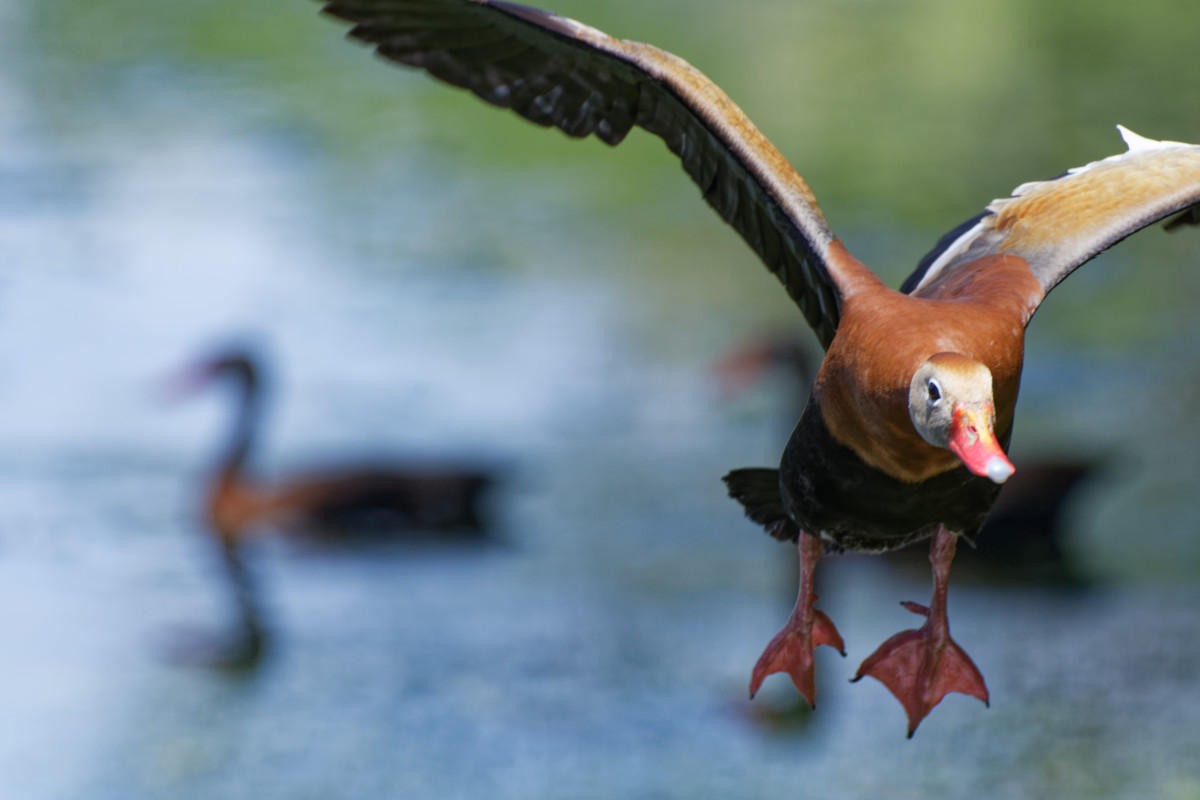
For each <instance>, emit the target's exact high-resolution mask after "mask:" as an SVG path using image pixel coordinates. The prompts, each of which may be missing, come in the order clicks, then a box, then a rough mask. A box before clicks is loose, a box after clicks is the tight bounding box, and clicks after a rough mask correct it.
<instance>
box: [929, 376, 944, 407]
mask: <svg viewBox="0 0 1200 800" xmlns="http://www.w3.org/2000/svg"><path fill="white" fill-rule="evenodd" d="M941 399H942V387H940V386H938V382H937V381H933V380H931V381H930V382H929V404H930V405H937V403H938V401H939V400H941Z"/></svg>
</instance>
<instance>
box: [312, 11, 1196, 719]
mask: <svg viewBox="0 0 1200 800" xmlns="http://www.w3.org/2000/svg"><path fill="white" fill-rule="evenodd" d="M324 10H325V11H326V12H327V13H329V14H331V15H333V16H335V17H339V18H342V19H344V20H348V21H350V22H351V23H353V24H354V27H353V28H352V29H351V31H350V33H351V35H353V36H354V37H357V38H358V39H360V40H363V41H365V42H368V43H370V44H373V45H375V46H376V49H377V51H378V52H379V54H380V55H382V56H384V57H385V58H387V59H390V60H392V61H395V62H397V63H401V64H406V65H409V66H414V67H419V68H421V69H424V70H425V71H427V72H429V73H430V74H432V75H433V76H435V77H437V78H440V79H442V80H444V81H447V82H449V83H451V84H454V85H456V86H460V87H465V88H467V89H470V90H471V91H472V92H474V93H475V94H476V95H478V96H479V97H481V98H483V99H484V100H486V101H488V102H489V103H492V104H494V105H497V106H501V107H504V108H510V109H512V110H514V111H516V112H517V113H519V114H521V115H522V116H524V117H526V118H527V119H529V120H531V121H533V122H536V123H538V124H539V125H545V126H554V127H557V128H559V129H561V130H562V131H564V132H566V133H567V134H569V135H571V136H580V137H582V136H588V135H592V134H594V135H596V136H597V137H599V138H600V139H601V140H603V141H604V142H607V143H608V144H617V143H618V142H620V141H621V140H622V139H623V138H624V137H625V135H626V134H627V133H628V132H629V131H630V129H631V128H633V127H634V126H640V127H642V128H645V129H646V130H648V131H650V132H651V133H653V134H654V135H656V136H658V137H660V138H662V139H663V141H664V142H665V143H666V145H667V147H668V149H670V150H671V152H673V153H675V154H676V155H677V156H679V158H680V160H681V161H682V163H683V168H684V170H685V171H686V172H687V174H688V175H689V176H691V178H692V179H693V180H694V181H695V182H696V183H697V184H698V185H699V186H700V189H701V191H702V193H703V195H704V198H705V200H706V201H707V202H708V203H709V204H710V205H711V206H712V207H713V208H714V209H715V210H716V211H717V213H718V214H720V216H721V217H722V218H723V219H724V220H725V221H726V222H728V223H729V224H730V225H732V226H733V227H734V228H735V229H736V230H737V232H738V233H739V234H740V235H741V236H742V238H743V239H744V240H745V241H746V243H747V244H748V245H750V247H751V248H752V249H753V250H754V251H755V252H756V253H757V254H758V255H759V256H760V257H761V258H762V260H763V262H764V263H765V264H766V266H767V268H768V269H770V270H771V271H772V272H773V273H774V274H775V275H776V276H777V277H778V278H779V280H780V281H781V282H782V283H783V285H784V287H785V288H786V289H787V291H788V293H789V294H790V295H791V296H792V298H793V299H794V300H795V301H796V303H797V304H798V305H799V306H800V309H801V311H802V312H803V313H804V316H805V318H806V319H807V321H808V323H809V324H810V325H811V326H812V328H813V330H814V331H815V333H816V335H817V339H818V340H819V341H820V342H821V344H822V346H824V347H825V348H826V353H825V359H824V361H823V363H822V365H821V368H820V371H819V372H818V374H817V380H816V384H815V386H814V388H813V391H812V395H811V398H810V400H809V403H808V406H807V407H806V409H805V411H804V413H803V415H802V416H801V418H800V421H799V423H798V424H797V426H796V429H795V431H794V433H793V434H792V437H791V440H790V441H789V442H788V445H787V448H786V449H785V451H784V454H783V459H782V463H781V465H780V467H779V469H750V470H745V469H743V470H735V471H733V472H731V473H730V474H728V475H727V476H726V478H725V480H726V483H727V484H728V487H729V490H730V493H731V494H732V495H733V496H734V497H735V498H737V499H738V500H739V501H740V502H742V504H743V505H744V506H745V508H746V511H747V513H748V514H749V516H750V517H751V518H752V519H754V520H755V521H756V522H759V523H761V524H762V525H764V526H765V527H766V528H767V530H768V531H769V532H770V533H771V534H772V535H773V536H775V537H776V538H779V539H783V540H793V541H796V542H798V551H799V554H800V575H801V579H800V591H799V595H798V598H797V602H796V607H795V610H794V611H793V613H792V616H791V618H790V619H789V620H788V622H787V624H786V625H785V626H784V628H783V630H781V631H780V632H779V634H778V635H777V636H776V637H775V638H774V639H773V640H772V641H771V643H770V644H769V645H768V646H767V649H766V651H765V652H764V653H763V655H762V657H761V658H760V659H759V662H758V664H757V665H756V666H755V668H754V671H753V675H752V677H751V685H750V689H751V694H752V695H753V693H754V692H755V691H756V690H757V689H758V687H759V685H760V684H761V682H762V681H763V679H764V678H765V677H766V676H767V675H769V674H771V673H773V672H781V671H782V672H787V673H788V674H790V675H791V677H792V680H793V682H794V683H795V684H796V687H797V688H798V689H799V690H800V692H801V693H802V694H804V695H805V697H806V698H807V699H808V700H809V701H810V702H811V700H812V699H813V668H812V651H813V648H814V647H816V646H818V645H822V644H828V645H832V646H834V647H835V648H837V649H839V650H841V649H843V648H842V638H841V636H840V635H839V634H838V631H837V629H836V628H835V627H834V625H833V623H832V622H831V621H830V620H829V618H828V617H827V616H826V615H825V614H824V613H822V612H821V611H818V610H817V609H816V607H815V601H816V597H815V594H814V592H813V591H812V580H813V571H814V569H815V568H816V564H817V561H818V559H819V558H820V557H821V555H822V554H823V553H824V552H825V550H826V548H827V547H831V548H834V549H843V548H848V549H854V550H865V551H884V550H891V549H894V548H898V547H902V546H904V545H907V544H911V543H914V542H917V541H920V540H923V539H927V538H930V537H932V539H933V543H932V547H931V550H930V562H931V564H932V567H933V579H934V589H933V599H932V602H931V603H930V605H929V606H928V607H926V606H921V605H917V604H916V603H906V604H905V605H906V607H907V608H908V609H910V610H911V611H913V612H914V613H916V614H918V615H919V616H921V617H923V618H924V620H925V621H924V624H922V625H921V627H920V628H918V629H915V630H909V631H905V632H903V633H900V634H898V635H896V636H894V637H892V638H891V639H889V640H888V641H887V642H885V643H884V644H883V645H882V646H881V647H880V648H879V649H878V650H876V651H875V653H874V654H873V655H871V656H870V657H869V658H867V659H866V661H864V662H863V664H862V666H861V667H860V668H859V670H858V674H857V676H856V677H862V676H864V675H871V676H873V677H875V678H878V679H879V680H880V681H882V682H883V683H884V685H886V686H887V688H888V689H889V690H891V692H892V693H893V694H894V695H895V696H896V697H897V699H899V700H900V702H901V704H902V705H903V706H904V708H905V710H906V712H907V715H908V722H909V734H910V735H911V734H912V732H913V731H914V730H915V729H916V727H917V725H918V723H920V721H921V720H922V719H923V718H924V717H925V715H926V714H928V712H929V710H930V709H932V708H933V707H934V706H935V705H936V704H937V703H938V702H940V701H941V699H942V698H943V697H944V696H945V695H946V694H947V693H949V692H955V691H957V692H963V693H966V694H969V695H972V696H974V697H977V698H979V699H980V700H982V701H984V702H987V700H988V691H987V687H986V686H985V684H984V680H983V676H982V675H981V674H980V672H979V670H978V669H977V668H976V667H975V665H974V663H972V661H971V659H970V658H969V657H968V656H967V654H966V653H965V652H964V651H963V650H962V649H961V648H960V647H959V646H958V645H957V644H956V643H955V642H954V640H953V639H951V637H950V626H949V622H948V621H947V613H946V592H947V585H948V581H949V577H950V565H951V563H952V561H953V559H954V552H955V547H956V545H957V541H958V537H959V536H960V535H970V534H972V533H974V532H975V531H977V530H978V529H979V526H980V525H981V524H982V523H983V521H984V519H985V517H986V516H987V513H988V509H989V508H991V506H992V503H993V502H995V499H996V495H997V493H998V492H999V490H1000V484H1002V483H1003V482H1004V481H1005V480H1006V479H1007V478H1008V477H1009V476H1010V475H1011V474H1012V473H1013V470H1014V467H1013V465H1012V464H1011V463H1010V462H1009V460H1008V458H1007V456H1006V455H1005V452H1004V446H1006V445H1007V443H1008V440H1009V436H1010V435H1011V433H1012V423H1013V411H1014V408H1015V406H1016V401H1017V389H1018V385H1019V382H1020V375H1021V365H1022V357H1023V343H1024V335H1025V326H1026V324H1027V323H1028V322H1029V320H1030V318H1031V317H1032V316H1033V313H1034V312H1035V311H1036V310H1037V308H1038V306H1039V305H1040V303H1041V302H1042V300H1043V299H1044V298H1045V296H1046V293H1047V292H1049V291H1050V290H1051V289H1052V288H1054V287H1055V286H1056V285H1058V283H1059V282H1060V281H1061V280H1062V279H1063V278H1065V277H1066V276H1067V275H1069V274H1070V273H1071V271H1072V270H1074V269H1075V268H1076V267H1078V266H1079V265H1081V264H1083V263H1084V262H1086V261H1088V260H1089V259H1090V258H1091V257H1092V256H1094V255H1096V253H1098V252H1100V251H1101V250H1103V249H1105V248H1107V247H1109V246H1111V245H1112V244H1114V243H1116V242H1117V241H1119V240H1120V239H1122V238H1123V237H1125V236H1127V235H1129V234H1130V233H1133V232H1134V231H1137V230H1139V229H1141V228H1143V227H1145V226H1147V225H1149V224H1151V223H1153V222H1155V221H1156V220H1159V219H1162V218H1164V217H1166V216H1167V215H1169V214H1172V213H1175V212H1179V211H1183V210H1185V209H1187V208H1189V207H1191V206H1193V205H1194V204H1196V203H1197V202H1200V147H1196V146H1193V145H1186V144H1179V143H1173V142H1160V141H1154V140H1151V139H1145V138H1142V137H1140V136H1137V135H1136V134H1132V133H1130V132H1128V131H1126V130H1124V129H1122V135H1123V136H1124V138H1125V142H1126V145H1127V147H1128V152H1125V153H1122V154H1120V155H1116V156H1112V157H1110V158H1106V159H1104V160H1101V161H1096V162H1093V163H1091V164H1088V165H1086V166H1083V167H1079V168H1077V169H1073V170H1071V171H1069V172H1068V173H1066V174H1064V175H1063V176H1061V177H1060V178H1058V179H1055V180H1051V181H1043V182H1038V183H1028V184H1024V185H1021V186H1019V187H1017V189H1016V190H1015V191H1014V193H1013V196H1012V197H1009V198H1006V199H1003V200H998V201H995V202H993V203H992V204H991V205H989V206H988V207H987V208H986V210H984V211H983V212H982V213H981V214H980V215H979V216H977V217H975V218H973V219H971V220H968V221H967V222H966V223H964V224H963V225H960V226H959V227H957V228H955V229H954V230H953V231H952V232H951V233H950V234H948V235H947V236H946V237H944V238H943V239H942V241H941V242H940V243H939V244H938V246H937V247H936V248H935V249H934V251H933V252H932V253H930V254H929V255H928V256H926V257H925V258H924V259H923V260H922V261H921V262H920V264H919V266H918V267H917V270H916V271H915V272H914V273H913V274H912V275H911V276H910V277H909V279H908V280H907V281H905V283H904V285H903V286H902V287H901V290H900V291H895V290H892V289H890V288H888V287H887V286H885V285H884V284H883V283H882V282H881V281H880V280H879V278H877V277H876V276H875V274H874V273H873V272H871V271H870V270H869V269H868V268H867V267H865V266H864V265H863V264H861V263H860V262H859V261H857V260H856V259H855V258H854V257H853V256H852V255H850V253H849V251H848V250H847V249H846V248H845V246H844V245H843V244H842V243H841V242H840V241H839V240H838V239H836V238H835V237H834V235H833V232H832V230H831V229H830V228H829V225H828V224H827V223H826V221H825V217H824V216H823V214H822V213H821V210H820V209H819V208H818V206H817V202H816V199H815V198H814V196H813V193H812V191H811V190H810V189H809V187H808V185H807V184H806V183H805V182H804V180H803V179H802V178H801V177H800V175H799V174H798V173H797V172H796V171H795V170H794V169H793V168H792V167H791V166H790V165H789V164H788V163H787V161H786V160H785V159H784V158H783V156H782V155H781V154H780V153H779V151H778V150H776V149H775V147H774V146H773V145H772V144H771V143H770V142H769V141H768V140H767V139H766V137H765V136H763V135H762V134H761V133H760V132H759V131H758V129H757V128H755V127H754V125H753V124H752V123H751V122H750V120H749V119H747V117H746V116H745V115H744V114H743V113H742V111H741V110H740V109H739V108H738V107H737V106H736V105H734V103H733V101H732V100H730V99H729V97H727V96H726V95H725V93H724V92H722V91H721V89H720V88H718V87H717V86H716V85H715V84H713V83H712V82H711V81H710V80H708V79H707V78H706V77H705V76H704V75H702V74H701V73H700V72H699V71H697V70H696V69H695V68H693V67H692V66H690V65H689V64H687V63H686V62H684V61H683V60H681V59H680V58H678V57H676V56H674V55H671V54H669V53H666V52H664V51H662V50H659V49H657V48H655V47H652V46H650V45H645V44H639V43H636V42H629V41H623V40H619V39H614V38H613V37H611V36H608V35H607V34H605V33H603V32H601V31H598V30H596V29H594V28H591V27H589V26H587V25H583V24H581V23H579V22H576V21H574V20H570V19H566V18H563V17H559V16H556V15H554V14H549V13H546V12H543V11H538V10H536V9H532V8H527V7H524V6H518V5H513V4H509V3H503V2H499V1H498V0H405V2H395V0H332V1H331V2H327V3H325V5H324Z"/></svg>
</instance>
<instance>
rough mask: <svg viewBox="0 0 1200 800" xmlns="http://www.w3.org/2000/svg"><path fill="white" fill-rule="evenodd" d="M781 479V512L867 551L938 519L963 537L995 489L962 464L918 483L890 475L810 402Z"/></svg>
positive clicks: (912, 535) (903, 540)
mask: <svg viewBox="0 0 1200 800" xmlns="http://www.w3.org/2000/svg"><path fill="white" fill-rule="evenodd" d="M1009 433H1011V431H1010V432H1009ZM1007 440H1008V435H1007V434H1006V435H1005V436H1004V437H1002V444H1003V445H1005V446H1006V445H1007ZM780 481H781V484H782V485H781V488H782V490H783V496H784V503H785V507H786V508H787V511H788V514H789V516H791V517H792V519H793V520H795V522H796V523H797V524H798V525H799V526H800V527H801V528H802V529H803V530H805V531H808V532H809V533H819V534H820V535H821V536H822V538H824V539H826V540H828V541H830V542H832V543H833V544H834V545H836V546H837V547H841V548H845V549H847V550H860V551H867V552H881V551H884V550H894V549H896V548H900V547H904V546H905V545H908V544H911V543H913V542H916V541H919V540H921V539H924V538H926V537H928V536H930V535H931V534H933V532H934V531H935V530H937V528H938V526H940V525H945V526H946V527H947V528H949V529H950V530H952V531H956V532H958V533H960V534H962V535H964V536H966V537H967V538H970V537H972V536H974V534H975V533H976V532H977V531H978V530H979V528H980V526H982V525H983V521H984V519H985V518H986V517H987V514H988V511H989V510H990V509H991V507H992V504H993V503H994V502H995V500H996V496H997V495H998V494H999V492H1000V486H999V485H997V484H995V483H993V482H991V481H990V480H988V479H986V478H980V477H977V476H975V475H972V474H971V473H970V472H968V471H967V470H966V468H964V467H959V468H956V469H951V470H948V471H946V472H942V473H939V474H937V475H934V476H933V477H931V478H928V479H926V480H924V481H921V482H919V483H906V482H904V481H900V480H897V479H895V478H893V477H891V476H889V475H888V474H886V473H884V472H882V471H880V470H878V469H876V468H874V467H872V466H870V465H868V464H867V463H866V462H864V461H863V460H862V459H861V458H859V457H858V456H857V455H856V454H855V453H854V451H853V450H851V449H850V448H848V447H846V446H844V445H842V444H840V443H839V442H837V441H836V440H835V439H834V438H833V437H832V436H831V435H830V433H829V430H828V429H827V428H826V427H825V423H824V421H823V420H822V419H821V414H820V412H819V410H818V409H817V407H816V406H815V405H814V404H811V403H810V404H809V406H808V408H806V409H805V411H804V415H803V416H802V417H801V418H800V422H799V423H798V424H797V425H796V429H795V431H793V432H792V436H791V439H790V440H789V441H788V445H787V448H786V449H785V450H784V454H783V460H782V463H781V465H780Z"/></svg>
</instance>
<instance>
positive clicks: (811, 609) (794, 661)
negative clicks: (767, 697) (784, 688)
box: [750, 531, 846, 706]
mask: <svg viewBox="0 0 1200 800" xmlns="http://www.w3.org/2000/svg"><path fill="white" fill-rule="evenodd" d="M796 548H797V550H798V551H799V554H800V591H799V592H798V593H797V595H796V607H795V608H793V609H792V615H791V616H790V617H789V618H788V621H787V623H786V624H785V625H784V626H783V629H782V630H780V631H779V633H777V634H775V638H774V639H772V640H771V643H770V644H768V645H767V649H766V650H764V651H763V654H762V655H761V656H760V657H759V659H758V663H757V664H755V665H754V673H753V674H752V675H751V676H750V697H751V698H753V697H754V695H755V694H757V693H758V689H759V687H760V686H762V682H763V680H764V679H765V678H766V677H767V676H768V675H771V674H772V673H775V672H786V673H787V674H788V675H790V676H791V677H792V683H794V684H795V685H796V689H798V690H799V692H800V694H802V695H804V699H805V700H807V701H808V703H809V705H814V706H815V705H816V704H815V703H814V702H813V699H814V695H815V694H816V686H815V681H814V679H813V649H814V648H816V647H819V646H820V645H823V644H827V645H830V646H831V647H834V648H836V649H837V651H838V652H840V653H841V654H842V655H843V656H844V655H846V646H845V644H843V643H842V637H841V635H840V634H838V631H837V628H835V627H834V625H833V623H832V622H830V621H829V617H827V616H825V614H824V613H823V612H821V611H818V610H817V609H816V602H817V595H816V592H814V591H813V573H814V571H815V570H816V566H817V561H818V560H819V559H820V558H821V554H822V553H824V552H825V545H824V544H823V543H822V542H821V540H820V538H818V537H816V536H810V535H808V534H806V533H804V532H803V531H802V532H801V533H800V538H799V541H798V542H797V543H796Z"/></svg>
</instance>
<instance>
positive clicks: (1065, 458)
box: [715, 333, 1106, 587]
mask: <svg viewBox="0 0 1200 800" xmlns="http://www.w3.org/2000/svg"><path fill="white" fill-rule="evenodd" d="M820 360H821V355H820V354H817V353H813V352H812V351H811V350H810V349H809V348H808V347H806V346H805V345H804V342H803V341H801V340H800V339H799V338H798V337H796V336H794V335H788V334H785V333H776V334H765V335H763V336H760V337H757V338H755V339H752V340H750V341H747V342H746V343H744V344H742V345H740V346H738V347H736V348H734V349H732V350H730V351H728V352H727V353H725V354H724V355H723V356H721V357H720V358H719V359H718V361H717V364H716V367H715V371H716V374H717V380H718V382H719V384H720V387H721V390H722V392H723V393H724V394H726V395H727V396H732V395H736V394H739V393H741V392H743V391H746V390H748V389H749V388H750V387H752V386H755V385H756V384H759V383H761V382H762V381H763V380H764V379H765V378H766V377H767V376H768V375H780V376H782V377H783V378H785V379H786V384H787V388H786V390H785V391H787V393H788V403H789V405H788V409H787V414H788V415H789V416H788V422H789V424H790V422H791V420H794V419H795V414H796V413H799V412H800V411H803V410H804V406H805V404H806V403H807V402H808V395H809V391H810V389H811V387H812V381H813V378H814V377H815V375H816V373H817V366H818V364H819V363H820ZM1105 464H1106V461H1105V460H1104V459H1102V458H1087V457H1082V456H1070V455H1062V456H1049V457H1045V458H1041V459H1029V458H1026V459H1024V460H1022V462H1021V469H1019V470H1017V471H1016V472H1015V473H1013V475H1012V477H1010V478H1009V479H1008V480H1007V481H1006V482H1005V484H1004V486H1003V488H1001V490H1000V496H999V497H998V498H997V499H996V504H995V505H994V506H993V507H992V512H991V515H990V516H989V517H988V518H987V521H986V522H984V524H983V528H982V529H981V530H980V531H979V533H978V534H977V535H976V537H975V540H974V542H973V544H974V545H975V546H974V547H967V548H964V549H962V550H960V551H959V553H958V557H957V560H956V561H955V567H956V571H957V572H958V577H959V580H963V579H967V580H971V579H974V580H978V581H985V582H989V583H1031V584H1042V585H1053V586H1060V587H1082V586H1085V585H1086V584H1087V583H1088V579H1087V577H1086V576H1085V574H1084V572H1083V570H1081V568H1080V567H1079V565H1078V564H1077V563H1075V562H1074V561H1072V559H1071V555H1070V548H1069V547H1068V546H1067V545H1066V542H1067V540H1068V539H1069V537H1070V533H1071V532H1070V528H1069V526H1068V524H1067V522H1066V519H1065V517H1066V513H1065V512H1066V509H1067V508H1068V507H1069V506H1070V504H1071V502H1072V500H1073V498H1074V497H1075V496H1076V494H1077V492H1078V490H1079V489H1080V488H1081V487H1086V486H1087V485H1088V484H1089V483H1092V482H1094V481H1096V480H1097V479H1098V478H1099V477H1100V476H1101V475H1102V474H1103V473H1104V471H1105ZM886 555H887V557H888V558H889V559H891V560H893V561H913V562H914V564H918V565H919V566H920V567H922V568H924V566H925V564H926V559H925V557H924V555H923V554H921V553H920V552H919V551H917V550H898V551H894V552H893V553H889V554H886ZM789 563H790V561H789ZM793 571H794V570H793Z"/></svg>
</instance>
